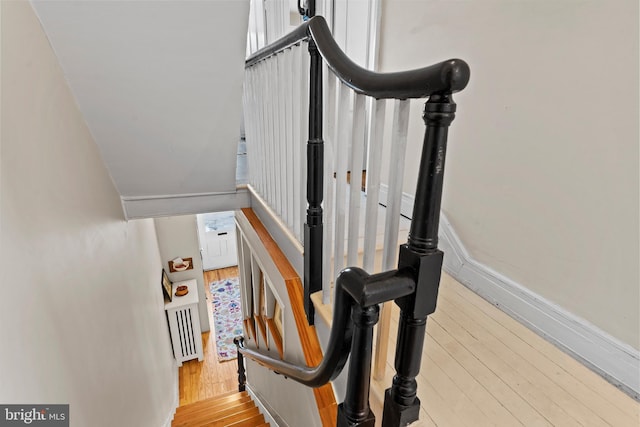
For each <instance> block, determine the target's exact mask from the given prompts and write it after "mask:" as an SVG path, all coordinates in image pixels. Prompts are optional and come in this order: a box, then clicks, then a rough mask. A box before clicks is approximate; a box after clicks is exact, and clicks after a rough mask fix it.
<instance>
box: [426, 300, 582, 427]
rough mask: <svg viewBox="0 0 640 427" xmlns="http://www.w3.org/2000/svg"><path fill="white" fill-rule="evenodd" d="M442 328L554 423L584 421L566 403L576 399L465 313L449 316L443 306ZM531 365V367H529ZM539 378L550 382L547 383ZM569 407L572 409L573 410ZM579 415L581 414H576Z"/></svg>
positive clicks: (441, 315)
mask: <svg viewBox="0 0 640 427" xmlns="http://www.w3.org/2000/svg"><path fill="white" fill-rule="evenodd" d="M432 321H435V322H437V323H438V324H439V325H440V326H441V327H442V328H443V329H445V330H446V331H448V332H449V334H451V335H452V336H455V337H456V339H457V340H458V341H460V342H461V343H463V345H464V346H465V347H467V348H468V349H470V350H471V351H472V352H474V354H476V356H477V357H478V358H480V359H481V360H482V361H483V363H485V364H486V365H487V366H488V367H489V368H491V369H492V370H493V371H494V372H496V373H499V374H500V376H501V378H503V380H505V379H506V380H508V381H509V384H510V386H511V387H512V388H514V389H515V390H516V391H518V393H520V394H521V395H522V396H523V397H525V398H526V400H527V401H528V402H529V403H531V405H532V406H534V407H536V408H537V409H538V410H539V411H540V412H541V413H544V414H545V417H546V418H547V419H549V421H551V422H552V424H554V425H563V426H565V425H566V426H569V425H583V424H581V423H580V422H579V421H577V420H576V419H575V418H574V415H576V414H573V412H575V408H574V407H571V406H569V407H567V406H566V403H567V402H566V401H567V400H569V401H570V403H574V402H573V401H572V400H571V399H570V398H569V397H568V396H567V395H565V394H563V393H559V392H558V391H557V390H556V388H555V387H553V385H552V384H548V382H546V381H544V377H543V376H542V375H539V372H538V371H536V370H535V367H532V366H531V365H530V364H529V363H527V362H526V361H523V360H521V359H520V358H518V357H517V356H515V355H514V354H513V352H512V351H511V350H510V349H509V348H507V347H506V346H504V345H502V343H500V342H499V340H497V339H492V337H491V336H490V334H488V333H485V332H484V331H482V330H481V329H480V328H478V327H476V325H475V324H474V323H473V322H472V321H470V320H469V319H468V318H466V317H465V316H464V314H463V313H456V316H450V315H449V314H448V313H447V312H445V310H443V309H441V310H439V312H438V315H437V316H433V320H432ZM529 369H531V371H529ZM537 381H540V382H542V383H544V384H545V385H547V386H548V388H547V387H544V386H542V385H541V383H538V382H537ZM567 411H570V412H572V413H571V414H570V413H569V412H567ZM577 415H578V416H580V414H577Z"/></svg>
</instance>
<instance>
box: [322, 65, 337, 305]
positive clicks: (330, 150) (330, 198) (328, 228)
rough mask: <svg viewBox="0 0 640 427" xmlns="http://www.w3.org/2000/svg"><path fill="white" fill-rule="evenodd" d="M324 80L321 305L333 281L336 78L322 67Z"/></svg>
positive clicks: (327, 297)
mask: <svg viewBox="0 0 640 427" xmlns="http://www.w3.org/2000/svg"><path fill="white" fill-rule="evenodd" d="M323 78H324V85H323V87H324V92H325V93H324V114H323V117H324V126H323V128H324V203H323V208H324V209H323V211H324V238H323V241H322V256H323V265H322V303H323V304H330V303H331V282H332V281H333V280H335V277H333V269H332V268H331V266H332V262H331V259H332V258H333V256H332V252H333V225H334V213H333V206H334V203H335V199H334V197H335V191H334V186H335V180H334V179H333V174H334V173H335V170H336V169H335V163H334V160H335V154H334V148H335V145H334V137H335V127H336V126H335V123H336V77H335V75H334V74H333V73H332V72H331V71H330V70H329V68H328V67H327V66H326V65H325V66H324V67H323Z"/></svg>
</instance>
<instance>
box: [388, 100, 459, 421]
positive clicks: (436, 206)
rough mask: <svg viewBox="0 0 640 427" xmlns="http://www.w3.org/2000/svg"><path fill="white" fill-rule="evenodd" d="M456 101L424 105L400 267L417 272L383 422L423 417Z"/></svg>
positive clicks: (403, 302) (404, 301)
mask: <svg viewBox="0 0 640 427" xmlns="http://www.w3.org/2000/svg"><path fill="white" fill-rule="evenodd" d="M455 111H456V104H455V103H454V102H453V100H452V99H451V95H432V96H431V97H430V98H429V100H428V101H427V103H426V104H425V108H424V116H423V118H424V121H425V123H426V125H427V129H426V132H425V138H424V145H423V148H422V159H421V160H420V173H419V176H418V185H417V187H416V199H415V203H414V205H413V217H412V221H411V229H410V231H409V237H408V242H407V244H404V245H402V246H400V257H399V261H398V268H399V269H402V268H407V267H408V268H410V269H412V270H413V272H414V274H415V277H416V290H415V292H414V293H413V294H411V295H409V296H406V297H403V298H400V299H398V300H396V304H398V306H399V307H400V309H401V313H400V320H399V325H398V340H397V344H396V356H395V368H396V375H395V376H394V377H393V384H392V386H391V388H389V389H387V391H386V392H385V398H384V415H383V420H382V426H383V427H396V426H406V425H408V424H410V423H412V422H414V421H416V420H417V419H418V413H419V411H420V400H419V399H418V397H417V396H416V394H417V383H416V380H415V378H416V376H417V375H418V373H419V371H420V361H421V358H422V348H423V344H424V336H425V331H426V325H427V316H428V315H429V314H432V313H433V312H434V311H435V309H436V300H437V298H438V287H439V284H440V271H441V268H442V258H443V253H442V252H441V251H439V250H438V226H439V219H440V203H441V200H442V184H443V178H444V163H445V155H446V149H447V134H448V129H449V125H450V124H451V122H452V121H453V119H454V118H455Z"/></svg>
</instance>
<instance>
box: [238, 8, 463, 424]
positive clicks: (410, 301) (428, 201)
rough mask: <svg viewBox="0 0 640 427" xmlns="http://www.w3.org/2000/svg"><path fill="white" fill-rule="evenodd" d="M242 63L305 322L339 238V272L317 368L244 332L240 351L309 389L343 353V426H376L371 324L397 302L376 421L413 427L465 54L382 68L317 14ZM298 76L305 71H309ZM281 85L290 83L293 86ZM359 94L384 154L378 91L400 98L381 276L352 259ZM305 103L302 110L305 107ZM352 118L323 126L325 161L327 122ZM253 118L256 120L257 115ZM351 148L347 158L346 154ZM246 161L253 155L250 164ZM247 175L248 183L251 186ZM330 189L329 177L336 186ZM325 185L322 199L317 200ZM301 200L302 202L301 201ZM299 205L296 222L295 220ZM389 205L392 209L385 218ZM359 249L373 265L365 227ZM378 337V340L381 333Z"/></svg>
mask: <svg viewBox="0 0 640 427" xmlns="http://www.w3.org/2000/svg"><path fill="white" fill-rule="evenodd" d="M304 50H308V55H307V56H304V52H303V51H304ZM323 62H324V64H325V65H326V66H327V69H328V70H329V72H328V73H326V74H327V82H326V86H327V88H323V82H324V79H323V75H322V74H323V73H322V70H323ZM245 70H246V73H247V82H246V83H245V88H248V89H247V90H246V92H245V95H246V96H245V109H246V110H247V111H251V109H252V108H253V111H251V112H249V113H248V117H249V119H251V120H248V126H249V130H248V131H247V135H248V137H247V142H249V139H250V136H253V137H255V141H254V142H255V153H256V158H255V159H254V160H252V158H251V155H250V156H249V161H250V163H249V168H250V174H251V173H252V172H251V169H252V168H253V166H252V164H253V165H255V171H254V173H255V174H254V177H255V178H256V180H255V185H256V190H257V192H258V193H259V194H260V195H261V196H264V197H265V199H266V202H267V203H268V204H269V205H270V206H271V207H272V208H273V210H274V211H275V212H276V214H279V215H281V218H284V221H283V222H284V223H285V225H286V226H288V227H290V230H292V231H293V234H295V235H296V238H297V239H298V240H299V241H300V242H303V243H304V254H303V256H304V301H303V302H304V306H305V311H306V315H307V320H308V322H309V324H313V321H314V308H313V304H312V303H311V299H310V295H311V293H313V292H316V291H319V290H321V289H322V285H323V277H322V275H323V270H324V271H328V270H329V267H328V265H329V264H330V263H331V255H332V254H331V253H323V247H324V248H325V249H326V248H329V247H331V239H335V246H334V253H333V264H334V268H335V270H336V271H341V272H340V274H339V275H338V277H337V279H336V282H335V294H334V309H333V317H334V318H333V324H332V328H331V333H330V338H329V343H328V345H327V348H326V351H325V356H324V358H323V360H322V361H321V362H320V364H318V365H317V366H313V367H310V366H300V365H296V364H292V363H289V362H286V361H283V360H280V359H275V358H273V357H271V356H269V355H266V354H264V353H261V352H260V351H258V350H256V349H252V348H247V347H245V345H244V341H243V340H242V339H239V340H238V341H237V342H236V345H237V347H238V351H239V353H240V354H242V355H244V356H246V357H248V358H250V359H252V360H253V361H255V362H257V363H259V364H261V365H263V366H265V367H267V368H269V369H271V370H273V371H275V372H277V373H279V374H282V375H284V376H286V377H288V378H290V379H293V380H295V381H297V382H299V383H302V384H305V385H307V386H310V387H319V386H322V385H323V384H325V383H327V382H328V381H331V380H332V379H334V378H335V377H336V376H337V375H338V374H339V373H340V372H341V370H342V369H343V368H344V365H345V363H346V360H347V357H348V356H349V355H350V366H349V377H348V380H347V390H346V394H345V400H344V402H343V403H342V404H341V405H340V406H339V408H338V427H341V426H351V427H353V426H357V427H372V426H373V425H374V419H375V417H374V416H373V414H372V413H371V412H370V410H369V407H368V396H369V381H370V374H371V359H372V347H373V346H372V342H373V327H374V325H375V324H376V323H377V322H378V319H379V307H378V304H381V303H384V302H386V301H392V300H393V301H394V302H395V303H396V304H397V305H398V306H399V307H400V309H401V312H400V319H399V322H398V323H399V326H398V338H397V345H396V354H395V364H394V366H395V370H396V375H395V376H394V378H393V383H392V385H391V387H390V388H389V389H387V390H386V392H385V401H384V413H383V420H382V425H383V427H397V426H405V425H408V424H410V423H412V422H414V421H416V420H417V419H418V413H419V409H420V401H419V399H418V397H417V383H416V380H415V378H416V376H417V375H418V373H419V370H420V361H421V357H422V348H423V345H424V337H425V332H426V321H427V317H428V316H429V315H430V314H432V313H433V312H434V311H435V309H436V302H437V296H438V288H439V282H440V274H441V268H442V261H443V253H442V252H441V251H440V250H438V222H439V221H438V219H439V217H438V216H439V212H440V203H441V199H442V188H443V176H444V163H445V156H446V148H447V137H448V128H449V126H450V124H451V122H452V121H453V120H454V118H455V112H456V104H455V103H454V102H453V99H452V96H451V95H452V94H453V93H455V92H458V91H461V90H463V89H464V88H465V87H466V86H467V84H468V82H469V78H470V71H469V66H468V65H467V63H466V62H464V61H463V60H460V59H450V60H447V61H443V62H440V63H437V64H434V65H431V66H428V67H423V68H418V69H414V70H409V71H400V72H391V73H377V72H373V71H370V70H366V69H364V68H362V67H360V66H358V65H357V64H355V63H354V62H353V61H351V60H350V59H349V58H348V57H347V56H346V55H345V53H344V52H343V51H342V50H341V49H340V47H339V46H338V45H337V43H336V42H335V40H334V39H333V37H332V35H331V32H330V30H329V28H328V26H327V23H326V21H325V20H324V18H322V17H321V16H316V17H313V18H311V19H309V20H308V21H306V22H305V23H303V24H302V25H300V26H299V27H298V28H296V29H295V30H294V31H292V32H290V33H289V34H287V35H285V36H284V37H282V38H281V39H279V40H278V41H276V42H274V43H272V44H270V45H268V46H266V47H264V48H263V49H261V50H259V51H257V52H256V53H254V54H253V55H251V56H250V57H249V58H248V59H247V60H246V62H245ZM274 72H275V73H276V74H277V75H276V76H275V77H273V76H271V75H270V74H271V73H274ZM283 73H284V74H283ZM286 73H291V79H287V77H288V76H289V75H288V74H286ZM302 73H305V74H306V73H308V74H307V75H306V76H305V75H304V74H302ZM307 76H308V78H307ZM296 79H297V80H296ZM288 83H290V85H291V86H292V89H291V90H290V89H289V88H288ZM283 87H284V89H283ZM325 89H327V99H328V100H329V102H328V103H327V105H326V107H327V108H326V111H324V110H325V109H324V107H325V105H323V94H324V90H325ZM301 91H302V92H304V93H301ZM352 92H353V93H352ZM336 93H337V95H336ZM354 93H355V94H354ZM247 94H248V95H247ZM364 96H368V97H371V98H375V101H374V103H373V106H374V109H375V121H376V124H375V125H374V126H373V127H372V133H371V139H372V142H371V144H372V145H371V146H370V147H375V150H377V152H376V153H374V154H375V155H373V156H372V157H371V158H372V159H374V158H376V156H377V158H379V157H380V156H381V150H382V122H384V117H385V107H384V103H385V102H386V101H385V100H386V99H395V101H394V102H395V111H394V122H393V127H392V132H391V133H392V138H391V140H392V146H391V148H390V149H391V150H393V151H392V155H391V156H389V157H390V158H391V163H390V168H389V181H388V184H389V185H388V193H387V200H386V206H387V216H386V218H385V236H384V245H385V247H384V254H383V264H384V265H383V269H386V270H388V271H385V272H383V273H378V274H369V273H368V272H365V271H364V270H362V269H360V268H358V267H355V266H354V265H353V264H354V262H356V261H357V259H358V254H359V252H358V249H359V246H358V233H357V232H356V231H358V229H359V211H360V198H359V196H360V184H359V180H360V177H359V176H358V175H359V172H360V171H359V170H358V169H359V167H358V166H359V164H358V162H359V161H360V159H361V158H362V157H363V144H364V141H363V140H364V138H365V136H364V132H363V129H362V128H361V127H363V126H365V124H364V123H365V120H364V108H365V107H364V105H365V99H364ZM272 98H273V99H272ZM410 98H428V101H427V102H426V103H425V108H424V114H423V120H424V122H425V125H426V130H425V135H424V142H423V146H422V155H421V162H420V169H419V175H418V179H417V181H418V183H417V187H416V194H415V202H414V207H413V216H412V221H411V227H410V231H409V235H408V239H407V243H405V244H403V245H401V246H400V249H399V254H398V263H397V269H393V265H392V264H393V263H394V262H395V257H394V256H393V253H394V252H393V251H392V248H397V247H398V246H397V244H398V236H397V235H398V221H399V218H394V216H395V217H399V216H400V215H399V213H400V195H401V192H402V181H403V179H402V178H403V177H402V175H401V174H402V169H403V162H404V157H405V155H404V153H405V151H404V150H405V147H406V140H407V128H408V117H409V105H410V103H409V101H408V99H410ZM288 101H291V102H293V108H289V109H286V110H285V111H282V110H278V108H279V107H280V108H281V105H282V104H283V103H285V102H288ZM307 105H308V111H303V110H304V108H305V107H306V106H307ZM356 112H357V115H356ZM307 113H308V114H307ZM323 114H324V116H325V117H323ZM351 117H354V124H353V125H352V124H348V125H346V124H345V125H344V126H343V125H342V124H341V125H340V126H333V125H331V129H330V130H329V131H328V132H327V133H329V134H330V135H327V138H328V139H330V141H329V144H327V145H328V146H329V147H330V148H333V149H332V150H331V149H329V150H327V151H328V152H329V153H334V154H335V155H336V157H335V158H334V159H328V161H326V162H325V159H324V156H325V148H324V145H325V140H324V139H323V130H324V129H323V124H324V121H328V123H331V120H334V119H335V120H338V119H340V120H345V121H348V120H349V119H350V118H351ZM355 117H357V118H358V119H355ZM254 119H257V120H256V122H258V123H252V121H253V120H254ZM287 120H294V121H296V120H297V121H296V122H295V123H297V125H298V127H297V128H296V127H295V126H294V127H291V126H290V122H288V121H287ZM303 124H307V125H308V133H307V134H306V135H304V138H302V137H301V135H302V133H303V131H302V129H300V127H304V125H303ZM303 139H306V141H307V153H306V162H304V164H305V165H306V173H305V171H304V170H303V169H304V166H303V165H301V164H296V163H292V162H299V161H300V160H301V157H298V153H300V150H298V147H299V144H300V142H301V140H303ZM376 141H377V142H376ZM331 143H333V144H334V145H333V146H332V145H331ZM338 148H339V150H338ZM349 148H350V149H351V151H350V152H349V151H348V149H349ZM295 150H298V151H295ZM287 156H290V157H287ZM348 156H351V164H350V165H347V162H346V158H347V157H348ZM285 157H286V158H287V160H285ZM336 160H339V161H336ZM252 161H253V162H255V163H251V162H252ZM370 165H377V166H378V168H380V161H374V162H372V163H370ZM348 168H350V169H348ZM367 172H369V171H367ZM371 172H372V173H371V174H369V173H367V178H368V179H369V176H371V177H373V176H375V177H377V178H376V179H378V182H374V183H373V184H372V185H371V186H369V184H367V197H368V199H367V213H366V215H365V229H367V230H369V229H370V228H375V227H376V220H375V218H376V216H375V215H371V216H369V212H370V211H371V212H374V211H376V209H377V204H378V191H379V187H380V181H379V177H380V173H379V171H371ZM349 179H350V184H349V185H350V190H349V191H350V192H351V193H350V194H349V197H346V196H347V193H346V190H345V186H346V182H347V181H348V180H349ZM290 180H296V181H299V182H300V184H302V185H301V186H300V187H302V188H304V187H303V186H304V185H305V183H306V193H304V195H302V196H301V194H300V193H301V192H302V191H300V192H299V191H298V190H296V189H295V188H296V187H294V186H293V185H291V181H290ZM253 184H254V181H252V183H251V185H252V186H253ZM333 186H336V191H335V193H334V192H333ZM292 188H293V190H292ZM325 188H326V197H327V199H328V200H326V201H325V200H323V197H325ZM369 191H371V193H369ZM333 194H335V198H333ZM291 197H293V199H291ZM304 198H306V201H307V203H306V205H304V206H303V201H304ZM347 198H348V199H350V200H349V202H348V203H349V205H348V206H349V207H348V210H349V214H350V215H354V218H350V221H349V224H348V229H349V233H348V234H349V235H348V254H346V258H347V262H348V263H349V264H351V266H350V267H348V268H346V269H342V266H343V262H344V258H345V254H344V240H345V235H344V234H345V221H344V216H345V211H346V207H345V205H346V203H345V200H346V199H347ZM369 201H371V203H369ZM332 203H335V225H336V226H335V227H332V226H331V225H330V226H329V227H328V229H332V228H335V230H336V232H335V235H334V236H328V234H329V233H327V235H325V233H324V228H323V227H324V223H323V209H324V206H325V205H327V204H328V205H329V209H328V210H327V212H331V210H332V209H333V207H332V205H331V204H332ZM291 206H293V207H294V208H293V209H294V212H291V211H286V209H287V208H288V209H291ZM301 206H302V208H301ZM305 209H306V220H305V222H304V228H303V227H301V222H302V219H301V218H302V216H303V211H304V210H305ZM354 212H355V214H354ZM390 212H392V213H393V214H392V215H390V214H389V213H390ZM371 218H373V220H372V219H371ZM351 219H353V221H351ZM302 230H304V231H303V232H302ZM374 231H375V230H374ZM394 235H395V237H394ZM327 239H328V241H327ZM394 239H395V241H394ZM365 246H366V248H365V250H364V255H363V260H364V261H363V262H365V263H366V264H368V265H369V266H370V265H372V264H373V258H372V257H375V253H374V251H375V250H376V241H375V235H374V236H373V239H367V236H365ZM367 251H369V252H367ZM395 253H398V252H395ZM323 264H326V266H325V267H326V268H323ZM384 313H386V314H384ZM388 313H389V305H388V304H387V305H386V309H385V310H383V316H382V317H383V321H381V325H383V324H387V325H388ZM385 316H387V321H386V322H385V321H384V319H385ZM380 329H383V328H380ZM378 344H379V346H378V347H379V348H381V347H382V346H380V339H379V340H378ZM385 353H386V352H385Z"/></svg>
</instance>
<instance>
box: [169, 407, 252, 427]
mask: <svg viewBox="0 0 640 427" xmlns="http://www.w3.org/2000/svg"><path fill="white" fill-rule="evenodd" d="M253 408H256V404H255V403H253V401H252V400H249V401H248V402H244V403H241V404H238V405H234V406H230V407H227V408H224V409H219V410H206V409H204V410H202V411H199V412H194V413H189V414H186V415H181V416H176V417H175V418H174V421H173V427H186V426H188V425H192V424H194V423H197V422H203V423H206V422H213V421H218V420H222V419H225V418H227V417H229V416H231V415H234V414H236V413H239V412H242V411H246V410H250V409H253Z"/></svg>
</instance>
